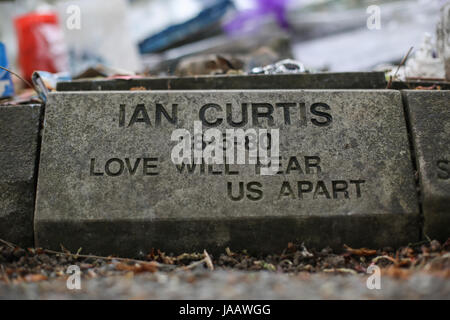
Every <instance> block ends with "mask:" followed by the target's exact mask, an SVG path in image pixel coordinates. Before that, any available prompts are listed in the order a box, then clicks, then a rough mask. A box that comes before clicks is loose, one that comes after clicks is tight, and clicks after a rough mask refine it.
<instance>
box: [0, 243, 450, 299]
mask: <svg viewBox="0 0 450 320" xmlns="http://www.w3.org/2000/svg"><path fill="white" fill-rule="evenodd" d="M0 242H2V244H3V245H2V246H0V299H450V252H449V251H450V239H449V240H447V241H446V242H445V243H442V244H441V243H439V242H438V241H435V240H433V241H428V240H427V241H423V242H421V243H417V244H412V245H409V246H406V247H403V248H399V249H398V250H393V249H391V248H383V249H378V250H371V249H366V248H359V249H354V248H349V247H344V248H343V250H342V251H341V252H333V250H331V249H329V248H325V249H322V250H314V249H309V248H306V247H305V246H303V245H301V244H300V245H295V244H292V243H290V244H288V246H287V248H286V249H285V250H284V251H283V252H282V253H281V254H273V255H268V256H252V255H249V254H247V253H246V252H241V253H236V252H232V251H231V250H229V249H227V250H226V252H224V253H223V254H222V255H220V256H218V257H212V256H210V255H209V254H208V253H207V252H204V253H185V254H182V255H179V256H174V255H166V254H164V253H162V252H160V251H159V250H152V251H151V252H150V253H149V254H148V256H147V257H145V259H143V260H133V259H124V258H117V257H96V256H88V255H82V254H78V255H77V254H72V253H70V252H67V251H64V250H62V252H54V251H50V250H45V249H31V248H30V249H22V248H18V247H16V246H14V245H13V244H10V243H8V242H5V241H3V240H1V241H0ZM70 265H77V266H78V267H79V268H80V272H81V280H80V282H81V289H80V290H76V289H75V290H69V289H68V288H67V286H66V282H67V279H68V277H69V274H67V273H66V271H67V268H68V267H69V266H70ZM370 265H377V266H378V267H380V271H381V289H379V290H378V289H372V290H370V289H368V288H367V286H366V282H367V279H368V278H369V277H370V276H371V274H369V273H367V268H368V267H369V266H370Z"/></svg>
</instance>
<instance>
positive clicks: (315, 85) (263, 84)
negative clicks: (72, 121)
mask: <svg viewBox="0 0 450 320" xmlns="http://www.w3.org/2000/svg"><path fill="white" fill-rule="evenodd" d="M386 84H387V83H386V78H385V75H384V72H322V73H299V74H272V75H260V74H258V75H214V76H195V77H166V78H164V77H155V78H141V79H139V78H137V79H128V80H125V79H114V80H75V81H61V82H58V85H57V90H58V91H110V90H111V91H117V90H132V89H135V90H136V89H138V90H223V89H226V90H229V89H235V90H244V89H272V90H273V89H384V88H386Z"/></svg>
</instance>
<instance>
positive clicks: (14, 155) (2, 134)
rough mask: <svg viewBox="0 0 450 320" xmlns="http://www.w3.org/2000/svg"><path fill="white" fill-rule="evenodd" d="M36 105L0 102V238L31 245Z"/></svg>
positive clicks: (37, 120)
mask: <svg viewBox="0 0 450 320" xmlns="http://www.w3.org/2000/svg"><path fill="white" fill-rule="evenodd" d="M41 112H42V107H41V106H40V105H23V106H0V238H2V239H5V240H8V241H10V242H13V243H15V244H18V245H20V246H23V247H30V246H33V212H34V200H35V187H36V175H35V172H36V171H37V170H36V158H37V152H38V141H39V121H40V116H41Z"/></svg>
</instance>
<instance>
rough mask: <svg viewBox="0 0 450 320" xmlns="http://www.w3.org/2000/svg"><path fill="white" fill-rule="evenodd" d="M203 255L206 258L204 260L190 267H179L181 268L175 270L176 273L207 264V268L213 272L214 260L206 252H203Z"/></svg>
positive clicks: (193, 263)
mask: <svg viewBox="0 0 450 320" xmlns="http://www.w3.org/2000/svg"><path fill="white" fill-rule="evenodd" d="M203 254H204V256H205V257H204V258H203V259H201V260H198V261H195V262H192V263H191V264H190V265H188V266H183V267H179V268H177V269H175V271H179V270H190V269H194V268H195V267H197V266H200V265H202V264H203V263H204V264H206V266H207V267H208V269H209V270H211V271H212V270H214V265H213V262H212V259H211V257H210V256H209V254H208V252H206V250H203Z"/></svg>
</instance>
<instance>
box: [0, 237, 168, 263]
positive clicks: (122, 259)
mask: <svg viewBox="0 0 450 320" xmlns="http://www.w3.org/2000/svg"><path fill="white" fill-rule="evenodd" d="M0 242H1V243H3V244H5V245H7V246H9V247H11V248H18V247H19V246H17V245H15V244H14V243H11V242H8V241H6V240H3V239H0ZM61 248H63V250H64V252H62V251H55V250H50V249H41V250H42V252H44V253H48V254H55V255H62V256H67V257H72V258H75V259H78V258H83V259H100V260H107V261H113V260H117V261H122V262H133V263H139V264H149V263H152V264H153V265H155V263H157V266H158V267H166V266H169V265H166V264H162V263H159V262H156V261H144V260H139V259H131V258H120V257H112V256H109V257H104V256H97V255H92V254H80V253H79V252H80V251H81V248H80V249H78V252H77V253H76V254H73V253H71V252H70V251H69V250H67V249H66V248H64V247H63V246H62V245H61Z"/></svg>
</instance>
